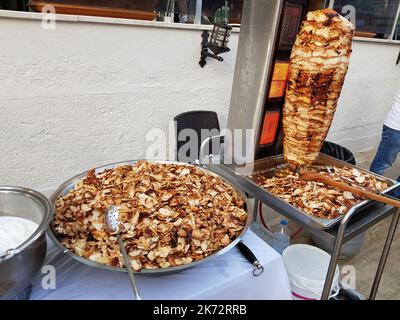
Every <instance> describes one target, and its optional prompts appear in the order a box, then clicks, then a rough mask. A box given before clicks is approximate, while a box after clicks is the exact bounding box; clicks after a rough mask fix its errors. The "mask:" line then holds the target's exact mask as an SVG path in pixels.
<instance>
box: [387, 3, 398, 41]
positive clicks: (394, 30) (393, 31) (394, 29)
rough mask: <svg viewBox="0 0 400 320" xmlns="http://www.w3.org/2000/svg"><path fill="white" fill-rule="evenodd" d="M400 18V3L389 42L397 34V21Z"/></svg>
mask: <svg viewBox="0 0 400 320" xmlns="http://www.w3.org/2000/svg"><path fill="white" fill-rule="evenodd" d="M399 16H400V3H399V5H398V7H397V12H396V16H395V18H394V21H393V27H392V32H391V33H390V36H389V40H393V37H394V34H395V32H396V28H397V21H398V20H399Z"/></svg>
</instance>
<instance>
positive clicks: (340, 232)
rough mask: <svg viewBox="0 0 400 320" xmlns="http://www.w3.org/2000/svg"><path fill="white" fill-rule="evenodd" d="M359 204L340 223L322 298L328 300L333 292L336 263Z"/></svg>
mask: <svg viewBox="0 0 400 320" xmlns="http://www.w3.org/2000/svg"><path fill="white" fill-rule="evenodd" d="M358 208H359V205H358V206H356V207H354V208H352V209H351V210H350V211H349V212H347V214H346V215H345V216H344V217H343V219H342V221H341V222H340V225H339V230H338V234H337V236H336V241H335V246H334V249H333V252H332V256H331V260H330V262H329V267H328V271H327V274H326V279H325V284H324V290H323V291H322V295H321V300H328V299H329V295H330V293H331V288H332V282H333V278H334V276H335V271H336V265H337V262H338V260H339V254H340V249H342V244H343V238H344V232H345V231H346V227H347V225H348V223H349V221H350V219H351V217H352V216H353V215H354V214H355V213H356V211H357V210H358Z"/></svg>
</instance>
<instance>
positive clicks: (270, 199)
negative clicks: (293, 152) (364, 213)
mask: <svg viewBox="0 0 400 320" xmlns="http://www.w3.org/2000/svg"><path fill="white" fill-rule="evenodd" d="M315 165H321V166H336V167H340V168H342V167H347V168H356V169H357V170H359V171H360V172H363V173H367V174H370V175H373V176H375V177H377V178H378V179H379V180H381V181H385V182H386V183H387V184H388V185H389V186H390V187H389V188H388V189H386V190H384V192H382V193H383V194H388V193H390V192H391V191H393V190H394V189H397V188H398V187H400V183H398V182H396V181H394V180H392V179H389V178H386V177H383V176H380V175H377V174H375V173H372V172H370V171H368V170H365V169H362V168H359V167H357V166H353V165H351V164H349V163H347V162H344V161H341V160H338V159H336V158H333V157H330V156H328V155H325V154H322V153H320V155H319V156H318V158H317V160H316V162H315ZM285 166H287V164H285V161H284V159H283V155H277V156H273V157H268V158H264V159H260V160H257V161H255V162H254V163H251V164H246V165H240V166H229V169H228V166H225V168H224V169H225V171H228V172H229V173H230V174H233V175H234V176H235V178H236V180H237V182H238V183H239V184H240V185H241V186H242V188H243V189H244V191H245V192H247V193H248V194H250V195H251V196H253V197H255V198H256V199H258V200H260V201H261V202H263V203H264V204H266V205H268V206H269V207H271V208H272V209H274V210H276V211H277V212H279V213H281V214H283V215H284V216H286V217H288V218H290V219H293V220H294V221H297V222H299V223H301V224H305V225H307V226H309V227H310V228H312V229H319V230H326V229H330V228H332V227H334V226H335V225H337V224H338V223H339V222H340V220H341V219H342V218H343V216H340V217H338V218H336V219H322V218H318V217H314V216H311V215H309V214H307V213H305V212H304V211H302V210H300V209H298V208H296V207H295V206H293V205H291V204H289V203H288V202H286V201H285V200H283V199H281V198H279V197H277V196H275V195H273V194H272V193H270V192H268V191H266V190H265V189H264V188H262V187H261V186H259V185H258V184H257V183H256V182H255V181H254V176H255V175H257V174H259V173H265V174H268V175H271V176H272V175H273V173H274V172H275V171H277V170H279V169H282V168H284V167H285ZM226 169H228V170H226ZM373 203H375V201H372V200H364V201H362V202H360V203H358V204H357V205H355V206H353V207H351V208H350V209H349V211H350V210H352V209H353V210H356V211H357V212H358V211H360V210H362V209H364V208H365V207H367V206H369V205H371V204H373ZM349 211H348V212H349ZM356 214H358V213H356Z"/></svg>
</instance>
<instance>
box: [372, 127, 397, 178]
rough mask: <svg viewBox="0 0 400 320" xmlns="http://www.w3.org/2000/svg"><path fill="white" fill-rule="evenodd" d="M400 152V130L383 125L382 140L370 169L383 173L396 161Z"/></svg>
mask: <svg viewBox="0 0 400 320" xmlns="http://www.w3.org/2000/svg"><path fill="white" fill-rule="evenodd" d="M399 152H400V131H397V130H393V129H391V128H389V127H386V126H383V131H382V140H381V143H380V144H379V147H378V151H377V152H376V155H375V158H374V160H373V161H372V163H371V167H370V171H372V172H374V173H377V174H380V175H382V174H383V173H384V172H385V170H386V169H388V168H390V167H391V166H392V164H393V162H395V160H396V157H397V154H398V153H399ZM399 178H400V177H399ZM399 181H400V180H399Z"/></svg>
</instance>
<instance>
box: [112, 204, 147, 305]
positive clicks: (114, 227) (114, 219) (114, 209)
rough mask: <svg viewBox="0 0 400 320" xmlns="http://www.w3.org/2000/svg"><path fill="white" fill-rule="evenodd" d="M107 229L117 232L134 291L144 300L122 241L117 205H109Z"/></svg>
mask: <svg viewBox="0 0 400 320" xmlns="http://www.w3.org/2000/svg"><path fill="white" fill-rule="evenodd" d="M105 225H106V229H107V231H108V232H109V233H117V240H118V244H119V249H120V251H121V253H122V257H123V258H124V262H125V266H126V269H127V270H128V274H129V280H130V282H131V286H132V289H133V292H134V293H135V296H136V300H142V297H141V296H140V294H139V290H138V288H137V285H136V281H135V273H134V271H133V269H132V266H131V262H130V260H129V257H128V254H127V253H126V249H125V244H124V242H123V241H122V237H121V234H120V230H119V211H118V209H117V207H115V206H109V207H108V208H107V212H106V219H105Z"/></svg>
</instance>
